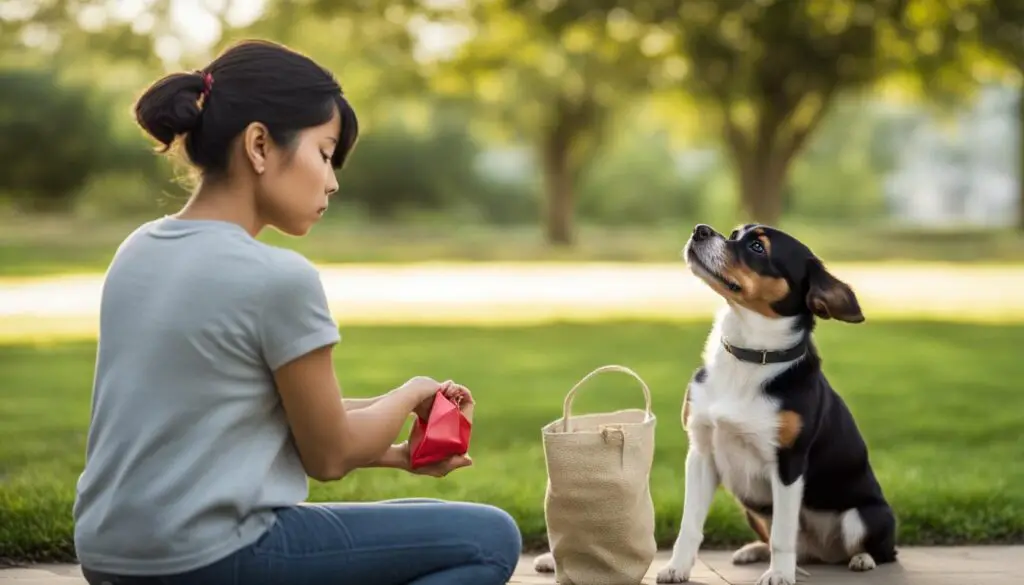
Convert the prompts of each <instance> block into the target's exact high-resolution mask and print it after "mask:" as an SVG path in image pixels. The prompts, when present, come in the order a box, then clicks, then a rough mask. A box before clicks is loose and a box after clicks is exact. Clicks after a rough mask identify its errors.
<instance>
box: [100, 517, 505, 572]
mask: <svg viewBox="0 0 1024 585" xmlns="http://www.w3.org/2000/svg"><path fill="white" fill-rule="evenodd" d="M521 546H522V539H521V537H520V534H519V528H518V527H517V526H516V524H515V521H514V520H513V519H512V517H511V516H509V515H508V514H507V513H505V512H504V511H502V510H500V509H498V508H495V507H492V506H486V505H482V504H470V503H461V502H444V501H440V500H390V501H386V502H379V503H350V504H303V505H298V506H292V507H289V508H282V509H281V510H279V511H278V512H277V522H275V523H274V525H273V527H271V529H270V530H268V531H267V533H266V534H264V535H263V536H262V537H260V539H259V540H257V541H256V542H255V543H253V544H252V545H250V546H247V547H245V548H243V549H241V550H239V551H237V552H235V553H233V554H231V555H229V556H228V557H226V558H224V559H221V560H220V561H217V562H215V563H213V564H211V565H209V566H206V567H203V568H200V569H196V570H194V571H189V572H188V573H182V574H178V575H164V576H152V577H136V576H118V575H106V574H101V573H96V572H93V571H90V570H89V569H88V568H87V567H83V568H82V572H83V573H84V574H85V578H86V580H87V581H88V582H89V585H186V584H187V585H371V584H372V585H470V584H472V585H504V584H505V583H507V582H508V581H509V579H510V578H511V577H512V572H513V571H514V570H515V567H516V563H517V562H518V561H519V552H520V548H521Z"/></svg>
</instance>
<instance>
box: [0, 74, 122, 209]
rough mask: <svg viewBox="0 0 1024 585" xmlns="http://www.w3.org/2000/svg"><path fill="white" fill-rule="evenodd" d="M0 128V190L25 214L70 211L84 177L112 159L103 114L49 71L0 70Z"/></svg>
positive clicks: (105, 114)
mask: <svg viewBox="0 0 1024 585" xmlns="http://www.w3.org/2000/svg"><path fill="white" fill-rule="evenodd" d="M0 128H3V137H2V140H0V192H6V193H8V194H11V195H12V196H14V197H15V203H16V204H17V205H19V206H21V207H23V208H26V209H28V210H33V211H56V210H68V209H70V208H71V203H72V198H73V195H74V194H75V193H76V192H77V191H78V190H79V189H80V188H81V187H82V186H83V185H85V183H86V181H87V180H88V178H89V176H90V174H92V173H93V172H94V171H96V170H97V169H99V168H100V167H102V166H104V165H109V164H112V159H113V158H115V157H114V156H113V153H114V151H115V149H116V146H115V145H114V141H113V140H112V139H111V137H110V131H109V112H108V111H106V110H105V109H104V108H102V107H96V104H95V103H94V101H93V96H92V95H91V94H90V92H89V90H88V89H86V88H83V87H76V86H67V85H63V84H61V83H60V82H59V79H58V74H57V73H56V72H55V71H53V70H45V69H33V70H0ZM43 150H45V152H46V155H45V156H42V155H41V152H42V151H43Z"/></svg>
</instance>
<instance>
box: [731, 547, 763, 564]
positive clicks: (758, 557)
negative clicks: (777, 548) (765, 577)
mask: <svg viewBox="0 0 1024 585" xmlns="http://www.w3.org/2000/svg"><path fill="white" fill-rule="evenodd" d="M771 558H772V549H771V547H769V546H768V543H767V542H751V543H749V544H746V545H743V546H742V547H740V548H739V549H738V550H737V551H736V552H734V553H732V564H734V565H749V564H751V563H763V562H765V561H767V560H769V559H771Z"/></svg>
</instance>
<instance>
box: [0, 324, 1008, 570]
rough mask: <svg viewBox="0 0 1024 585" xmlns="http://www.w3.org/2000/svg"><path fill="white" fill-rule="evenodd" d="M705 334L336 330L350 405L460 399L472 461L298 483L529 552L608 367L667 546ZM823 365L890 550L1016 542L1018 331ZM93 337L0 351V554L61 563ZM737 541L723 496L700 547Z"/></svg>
mask: <svg viewBox="0 0 1024 585" xmlns="http://www.w3.org/2000/svg"><path fill="white" fill-rule="evenodd" d="M706 332H707V323H706V322H693V323H686V324H678V323H677V324H668V323H655V322H651V323H641V322H629V323H616V322H606V323H598V324H556V325H546V326H531V327H508V328H495V327H490V328H455V327H348V328H345V330H344V334H345V341H344V342H343V343H342V345H341V346H340V347H339V349H338V352H337V365H338V371H339V375H340V377H341V380H342V383H343V385H344V388H345V391H346V394H347V395H350V396H365V395H371V394H376V393H379V392H381V391H383V390H386V389H388V388H390V387H392V386H393V385H395V384H398V383H401V382H402V381H404V380H406V379H407V378H408V377H409V376H411V375H415V374H425V375H431V376H435V377H439V378H447V377H451V378H454V379H456V380H459V381H461V382H463V383H465V384H467V385H468V386H469V387H470V388H472V389H473V390H474V394H475V396H476V399H477V402H478V408H477V412H476V419H475V429H474V435H473V444H472V450H471V452H472V454H473V456H474V459H475V461H476V464H475V466H474V467H472V468H469V469H466V470H460V471H459V472H457V473H455V474H453V475H452V476H450V477H448V478H447V479H444V480H437V479H433V478H425V477H416V476H412V475H408V474H402V473H400V472H395V471H389V470H362V471H357V472H355V473H354V474H353V475H351V476H349V477H348V478H345V479H344V480H342V481H339V482H335V483H330V484H319V483H315V482H314V484H313V486H312V499H314V500H375V499H385V498H394V497H410V496H428V497H430V496H432V497H441V498H458V499H466V500H472V501H480V502H490V503H493V504H497V505H499V506H502V507H504V508H506V509H508V510H509V511H510V512H511V513H512V514H513V515H514V516H515V517H516V518H517V519H518V521H519V523H520V526H521V528H522V531H523V534H524V536H525V540H526V545H527V547H530V548H533V547H537V546H543V545H544V543H545V537H544V516H543V497H544V484H545V473H544V455H543V450H542V446H541V439H540V427H541V426H542V425H544V424H545V423H547V422H549V421H551V420H553V419H555V418H557V417H558V416H560V409H561V404H562V400H563V398H564V395H565V393H566V391H567V390H568V389H569V388H570V386H571V385H572V384H573V383H575V382H576V381H577V380H578V379H579V378H581V377H582V376H583V375H585V374H586V373H587V372H589V371H590V370H591V369H593V368H594V367H596V366H599V365H602V364H606V363H621V364H625V365H628V366H631V367H633V368H634V369H636V370H637V371H638V372H639V373H640V374H641V375H642V376H644V378H645V379H646V380H647V382H648V383H649V385H650V387H651V389H652V392H653V395H654V408H655V412H656V414H657V415H658V417H659V423H658V431H657V453H656V457H655V468H654V471H653V476H652V478H651V485H652V491H653V496H654V501H655V506H656V509H657V537H658V541H659V543H660V544H661V545H663V546H667V545H669V544H670V543H671V541H672V539H673V538H674V536H675V531H676V528H677V526H678V522H679V516H680V510H681V505H682V496H683V472H682V469H683V462H684V458H685V438H684V434H683V431H682V429H681V428H680V424H679V409H680V402H681V399H682V393H683V388H684V386H685V383H686V381H687V378H688V376H689V375H690V373H691V372H692V370H693V368H695V367H696V366H697V365H698V359H699V358H698V355H699V351H700V349H701V346H702V344H703V339H704V336H705V335H706ZM818 340H819V344H820V346H821V347H822V350H823V352H824V354H825V356H826V361H825V368H826V372H827V373H828V374H829V375H830V377H831V379H832V381H833V383H834V384H835V386H836V387H837V388H838V389H840V391H841V392H842V393H843V395H844V396H845V398H846V399H847V401H848V403H849V405H850V407H851V408H852V410H853V412H854V414H855V416H856V417H857V420H858V422H859V424H860V426H861V428H862V430H863V432H864V433H865V435H866V437H867V440H868V442H869V444H870V446H871V448H872V457H873V462H874V465H875V469H876V470H877V472H878V474H879V477H880V479H881V481H882V482H883V484H884V487H885V489H886V491H887V493H888V495H889V497H890V499H891V501H892V503H893V505H894V507H895V509H896V511H897V514H898V516H899V520H900V529H899V530H900V540H901V542H902V543H904V544H911V543H918V544H923V543H968V542H972V543H980V542H998V541H1004V542H1005V541H1010V540H1017V541H1019V540H1020V539H1022V538H1024V491H1022V490H1021V489H1020V486H1021V485H1022V484H1024V457H1022V455H1024V442H1022V434H1021V429H1022V428H1024V409H1022V408H1021V406H1020V405H1021V404H1022V401H1021V394H1020V392H1021V389H1020V384H1019V381H1020V380H1021V379H1022V377H1024V361H1022V360H1021V351H1020V348H1021V346H1022V344H1024V325H1018V326H991V325H972V324H950V323H924V322H899V321H873V322H869V323H866V324H864V325H861V326H851V325H841V324H834V323H826V324H823V325H822V326H821V328H820V332H819V334H818ZM94 357H95V356H94V346H93V344H92V343H76V344H55V345H34V346H29V345H4V346H0V379H2V380H3V384H0V557H8V558H15V559H61V558H69V557H70V556H71V555H72V553H73V550H72V539H71V533H72V525H71V518H70V509H71V503H72V501H73V495H74V485H75V481H76V478H77V475H78V473H79V471H80V468H81V465H82V454H83V450H84V441H85V433H86V426H87V423H88V416H89V393H90V382H91V379H92V372H93V362H94ZM641 405H642V395H641V392H640V390H639V388H638V387H637V386H636V384H635V383H633V382H632V380H631V379H630V378H628V377H626V376H624V375H622V374H616V373H609V374H605V375H603V376H601V377H598V378H597V379H595V380H594V381H592V383H591V384H590V385H589V386H586V387H584V388H583V390H582V391H581V394H580V395H579V396H578V399H577V401H576V409H577V412H593V411H598V410H609V409H615V408H621V407H629V406H641ZM749 538H750V534H749V533H748V529H747V528H746V527H745V525H744V523H743V521H742V519H741V516H740V515H739V513H738V512H737V508H736V506H735V505H734V504H733V503H732V501H731V500H730V499H729V498H728V497H727V496H725V494H724V493H722V492H721V491H720V492H719V494H718V498H717V500H716V502H715V505H714V507H713V509H712V511H711V514H710V517H709V519H708V524H707V540H706V543H707V545H708V546H722V545H732V544H735V543H739V542H742V541H745V540H747V539H749Z"/></svg>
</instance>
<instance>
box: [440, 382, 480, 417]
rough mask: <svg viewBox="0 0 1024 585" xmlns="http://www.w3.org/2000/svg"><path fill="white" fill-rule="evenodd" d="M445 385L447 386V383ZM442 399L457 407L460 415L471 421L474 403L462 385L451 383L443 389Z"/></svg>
mask: <svg viewBox="0 0 1024 585" xmlns="http://www.w3.org/2000/svg"><path fill="white" fill-rule="evenodd" d="M445 384H448V383H447V382H446V383H445ZM444 397H445V398H447V399H448V400H451V401H452V402H454V403H455V404H457V405H458V406H459V410H461V411H462V415H463V416H465V417H466V418H467V419H468V420H470V421H472V420H473V409H474V407H475V406H476V403H475V402H473V394H472V393H471V392H470V391H469V388H466V387H465V386H463V385H462V384H456V383H454V382H452V383H451V384H448V385H447V386H446V387H445V388H444Z"/></svg>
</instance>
